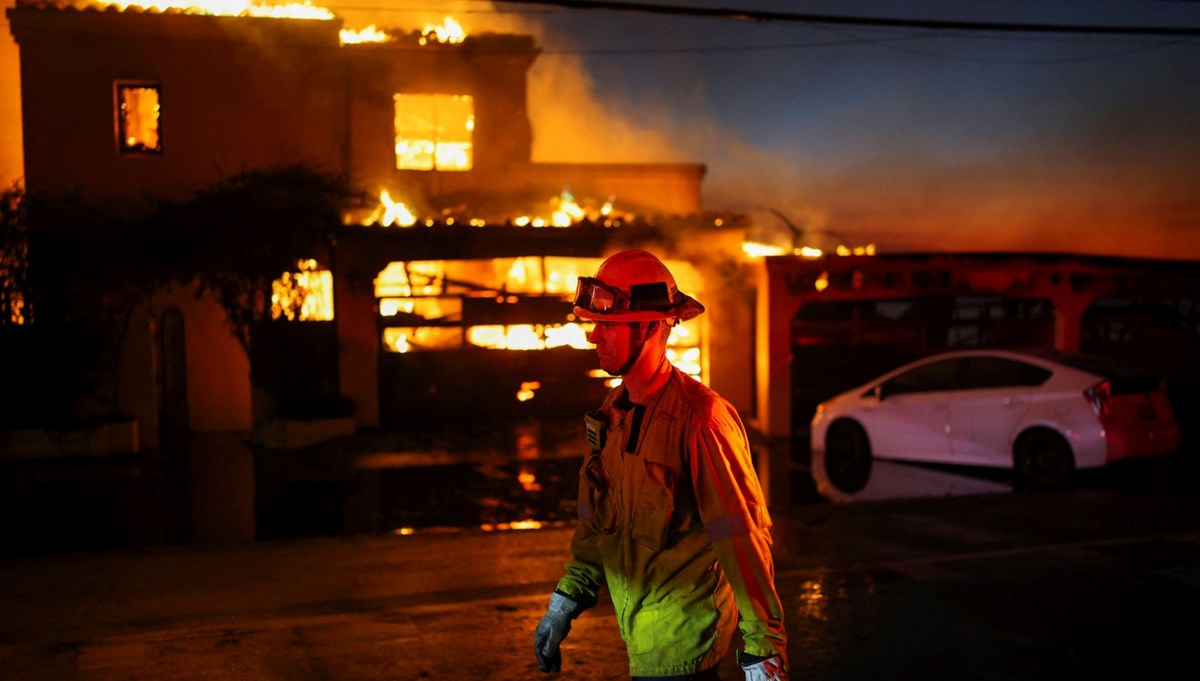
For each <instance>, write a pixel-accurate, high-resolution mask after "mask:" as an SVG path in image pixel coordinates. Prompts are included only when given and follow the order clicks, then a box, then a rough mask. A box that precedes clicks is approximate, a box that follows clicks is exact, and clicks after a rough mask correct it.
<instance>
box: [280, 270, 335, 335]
mask: <svg viewBox="0 0 1200 681" xmlns="http://www.w3.org/2000/svg"><path fill="white" fill-rule="evenodd" d="M296 268H297V269H298V270H299V271H298V272H284V273H283V276H281V277H280V278H278V279H276V280H275V281H274V282H272V284H271V318H272V319H280V318H284V319H287V320H289V321H294V320H298V321H302V322H308V321H329V320H331V319H333V273H332V272H330V271H329V270H321V269H318V265H317V261H316V260H311V259H310V260H300V261H298V262H297V263H296Z"/></svg>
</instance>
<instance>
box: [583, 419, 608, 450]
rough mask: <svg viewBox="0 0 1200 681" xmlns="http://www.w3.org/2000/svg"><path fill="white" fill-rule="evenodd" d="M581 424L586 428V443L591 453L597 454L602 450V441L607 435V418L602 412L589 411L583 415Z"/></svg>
mask: <svg viewBox="0 0 1200 681" xmlns="http://www.w3.org/2000/svg"><path fill="white" fill-rule="evenodd" d="M583 423H584V425H585V426H586V427H587V441H588V445H590V446H591V448H592V451H594V452H599V451H600V450H602V449H604V439H605V437H606V436H607V434H608V417H607V416H605V414H604V412H602V411H600V410H595V411H589V412H588V413H586V414H584V416H583Z"/></svg>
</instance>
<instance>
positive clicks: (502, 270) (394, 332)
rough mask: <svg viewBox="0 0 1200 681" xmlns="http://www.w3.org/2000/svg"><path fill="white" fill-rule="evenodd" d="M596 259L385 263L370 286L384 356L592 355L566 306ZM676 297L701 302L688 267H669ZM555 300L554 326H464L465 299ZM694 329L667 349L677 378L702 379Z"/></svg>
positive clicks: (677, 334) (688, 326)
mask: <svg viewBox="0 0 1200 681" xmlns="http://www.w3.org/2000/svg"><path fill="white" fill-rule="evenodd" d="M601 262H602V260H601V259H599V258H570V257H559V256H524V257H515V258H494V259H487V260H410V261H404V262H393V263H390V264H389V265H388V266H387V267H386V268H384V269H383V270H381V271H380V272H379V275H378V277H377V278H376V280H375V296H376V299H377V303H378V306H379V307H378V309H379V317H380V322H381V325H382V326H383V327H384V328H383V335H382V341H383V343H382V345H383V350H384V351H385V352H388V353H410V352H432V351H444V350H461V349H463V348H480V349H485V350H505V351H519V350H548V349H553V348H563V347H569V348H574V349H577V350H591V349H592V344H591V343H589V342H588V341H587V335H588V332H589V331H590V330H591V325H590V324H587V323H584V322H582V320H576V319H574V318H573V317H572V316H571V315H570V314H569V309H570V308H569V305H568V304H567V301H568V300H569V298H570V296H571V295H572V294H573V293H574V291H575V281H576V279H577V278H578V277H579V276H589V275H591V274H592V273H593V272H595V271H596V269H597V268H598V267H599V265H600V263H601ZM668 266H669V267H671V269H672V271H673V272H676V278H677V281H678V283H679V286H680V288H681V289H682V290H684V291H687V292H689V293H692V292H696V295H702V294H703V291H701V290H700V286H699V284H700V281H699V277H698V275H696V273H695V271H694V269H692V268H691V267H690V265H688V264H687V263H679V262H669V263H668ZM480 297H484V298H501V297H503V298H504V299H506V300H509V301H510V302H511V301H516V300H518V299H520V298H522V297H523V298H525V299H530V298H555V299H558V300H561V301H562V304H563V318H562V321H558V322H556V321H555V320H553V319H546V320H544V322H542V323H523V324H470V323H469V320H464V318H463V307H464V301H466V300H467V299H469V298H480ZM702 328H703V326H702V323H701V322H700V321H691V322H687V323H683V324H679V325H677V326H675V327H674V329H673V330H672V332H671V336H670V339H669V340H668V343H667V358H668V359H669V360H670V361H671V363H672V364H674V365H675V366H677V367H679V368H680V370H682V371H683V372H684V373H686V374H688V375H690V376H693V377H696V378H697V379H701V378H702V376H703V373H704V356H703V349H702V348H703V339H702V337H701V333H702V331H701V329H702Z"/></svg>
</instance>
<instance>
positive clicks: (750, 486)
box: [534, 250, 788, 681]
mask: <svg viewBox="0 0 1200 681" xmlns="http://www.w3.org/2000/svg"><path fill="white" fill-rule="evenodd" d="M703 311H704V306H702V305H701V304H700V303H698V302H697V301H696V300H695V299H693V298H692V297H690V296H688V295H685V294H684V293H682V292H681V291H679V290H678V289H677V288H676V286H675V278H674V277H673V276H672V275H671V272H670V271H669V270H668V269H667V267H666V266H665V265H663V263H662V262H661V261H660V260H659V259H658V258H657V257H655V256H654V255H653V254H651V253H649V252H647V251H641V250H629V251H622V252H620V253H617V254H615V255H613V256H611V257H609V258H608V259H607V260H605V261H604V263H603V264H601V266H600V269H599V270H598V271H597V272H596V276H595V277H580V278H579V282H578V286H577V290H576V294H575V309H574V312H575V315H576V317H579V318H581V319H584V320H589V321H592V322H594V323H595V327H594V328H593V330H592V331H591V332H590V333H589V334H588V341H589V342H591V343H593V344H594V345H595V346H596V353H597V355H598V357H599V361H600V367H601V368H602V369H604V371H606V372H607V373H609V374H611V375H613V376H620V377H621V379H622V382H621V384H620V385H618V386H617V387H615V388H613V389H612V390H611V391H610V392H609V394H608V396H607V397H606V399H605V400H604V403H603V405H602V406H601V407H600V409H599V410H598V411H594V412H590V413H589V414H588V415H587V417H586V422H587V426H588V442H589V444H590V445H591V447H592V452H591V454H590V456H588V457H587V458H586V460H585V462H584V464H583V466H582V468H581V470H580V479H579V520H578V524H577V525H576V529H575V533H574V536H573V538H572V540H571V556H572V558H571V560H570V561H569V562H568V563H567V564H566V566H565V567H566V574H565V575H564V576H563V578H562V579H561V580H560V581H559V582H558V585H557V588H556V589H555V591H554V593H553V594H551V596H550V604H549V607H548V608H547V610H546V614H545V616H544V617H543V618H542V620H541V622H540V623H539V624H538V627H537V631H536V633H535V635H534V646H535V652H536V655H537V661H538V666H539V668H540V669H541V670H542V671H543V672H553V671H559V670H560V668H561V665H562V655H561V653H560V651H559V646H560V644H561V643H562V641H563V639H564V638H565V637H566V635H567V632H569V631H570V629H571V622H572V620H574V619H575V618H576V617H578V616H579V615H580V614H581V613H582V612H584V611H585V610H587V609H588V608H590V607H591V606H593V605H595V604H596V602H597V598H598V596H599V592H600V588H601V587H602V586H604V587H607V589H608V593H609V596H610V597H611V599H612V603H613V607H614V608H615V610H616V616H617V624H618V626H619V628H620V631H621V637H622V638H623V639H624V641H625V647H626V651H627V653H628V655H629V671H630V675H631V676H633V678H634V679H642V678H647V679H651V678H657V679H696V680H702V679H716V678H717V665H718V663H719V662H720V661H721V659H722V658H723V657H724V656H725V655H726V654H727V653H728V651H729V649H730V647H731V646H732V640H733V637H734V633H735V630H739V631H740V633H741V638H742V641H743V650H741V651H739V652H738V654H737V661H738V664H739V665H740V666H741V667H742V669H743V670H744V671H745V678H746V679H747V681H751V680H753V681H786V679H787V678H788V675H787V653H786V634H785V632H784V626H783V607H782V605H781V604H780V601H779V596H778V594H777V593H776V590H775V584H774V565H773V561H772V558H771V535H770V527H771V520H770V516H769V515H768V513H767V508H766V504H765V502H764V499H763V494H762V490H761V488H760V487H759V483H758V478H757V476H756V474H755V472H754V468H753V465H752V463H751V460H750V449H749V443H748V441H747V438H746V431H745V428H744V426H743V425H742V422H741V419H740V417H739V416H738V414H737V412H736V411H735V410H734V408H733V406H732V405H730V404H729V403H728V402H726V401H725V400H724V399H723V398H721V397H720V396H719V395H717V394H716V393H715V392H713V391H712V390H711V389H709V388H708V387H706V386H704V385H703V384H701V383H700V382H698V381H696V380H695V379H693V378H691V377H690V376H688V375H686V374H684V373H683V372H681V371H680V370H679V369H677V368H675V367H674V366H673V365H672V364H671V363H670V362H669V361H668V360H667V357H666V349H667V338H668V336H669V335H670V333H671V329H672V327H674V326H675V325H676V324H678V323H679V322H682V321H687V320H689V319H692V318H694V317H696V316H697V315H699V314H700V313H702V312H703Z"/></svg>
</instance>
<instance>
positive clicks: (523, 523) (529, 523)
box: [479, 520, 542, 532]
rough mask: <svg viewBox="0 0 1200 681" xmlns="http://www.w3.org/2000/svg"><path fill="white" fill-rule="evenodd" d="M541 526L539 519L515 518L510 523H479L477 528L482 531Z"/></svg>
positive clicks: (534, 528)
mask: <svg viewBox="0 0 1200 681" xmlns="http://www.w3.org/2000/svg"><path fill="white" fill-rule="evenodd" d="M541 527H542V522H541V521H540V520H516V521H513V522H511V523H496V524H495V525H492V524H490V523H487V524H484V525H480V526H479V529H481V530H483V531H484V532H494V531H501V532H502V531H504V530H536V529H539V528H541Z"/></svg>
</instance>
